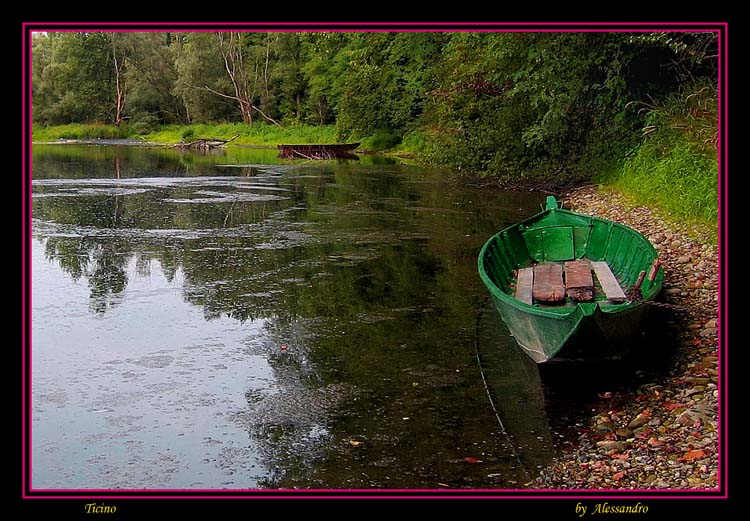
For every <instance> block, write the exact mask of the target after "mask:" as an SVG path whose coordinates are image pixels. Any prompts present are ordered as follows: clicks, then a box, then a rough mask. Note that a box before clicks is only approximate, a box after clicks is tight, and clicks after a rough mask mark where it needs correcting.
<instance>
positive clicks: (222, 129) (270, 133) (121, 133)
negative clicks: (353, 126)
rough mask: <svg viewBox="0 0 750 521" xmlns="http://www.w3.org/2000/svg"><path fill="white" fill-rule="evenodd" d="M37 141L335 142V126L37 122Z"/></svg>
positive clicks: (238, 143) (268, 143)
mask: <svg viewBox="0 0 750 521" xmlns="http://www.w3.org/2000/svg"><path fill="white" fill-rule="evenodd" d="M32 132H33V136H32V139H33V140H34V141H56V140H58V139H95V138H102V139H104V138H107V139H118V138H119V139H123V138H136V139H142V140H144V141H149V142H155V143H165V144H173V143H179V142H180V141H191V140H193V139H198V138H218V139H230V138H231V137H233V136H234V135H236V134H239V137H238V138H237V139H235V140H234V141H232V144H235V145H278V144H281V143H301V144H305V143H335V142H336V129H335V127H334V126H333V125H326V126H312V125H290V126H287V127H285V128H284V129H281V128H279V127H277V126H275V125H267V124H265V123H256V124H255V125H252V126H249V125H244V124H242V123H214V124H196V125H166V126H163V127H160V128H159V129H157V130H155V131H153V132H149V133H147V134H140V135H137V134H136V133H135V132H133V131H132V129H131V128H129V127H127V126H122V127H116V126H114V125H97V124H78V123H76V124H71V125H61V126H54V127H40V126H38V125H34V127H33V129H32Z"/></svg>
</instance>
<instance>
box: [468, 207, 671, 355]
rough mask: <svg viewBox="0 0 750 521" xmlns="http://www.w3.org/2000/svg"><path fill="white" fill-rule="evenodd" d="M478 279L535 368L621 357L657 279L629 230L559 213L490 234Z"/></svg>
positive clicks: (659, 273)
mask: <svg viewBox="0 0 750 521" xmlns="http://www.w3.org/2000/svg"><path fill="white" fill-rule="evenodd" d="M479 276H480V277H481V279H482V281H483V282H484V284H485V285H486V286H487V289H489V292H490V295H491V297H492V301H493V303H494V305H495V308H496V309H497V311H498V312H499V313H500V316H501V317H502V318H503V320H504V321H505V323H506V324H507V326H508V328H509V329H510V332H511V334H512V335H513V336H514V337H515V339H516V341H517V343H518V344H519V345H520V347H521V348H522V349H523V350H524V351H525V352H526V354H528V355H529V356H530V357H531V358H532V359H533V360H534V361H536V362H537V363H542V362H547V361H550V360H554V361H561V360H581V359H592V358H596V359H606V358H616V357H619V356H621V355H622V354H623V353H624V352H625V351H626V350H627V349H628V347H629V345H630V344H632V343H633V342H635V341H637V340H634V338H633V334H634V333H636V332H638V331H639V329H640V325H641V323H642V321H643V319H644V317H645V313H646V311H647V310H648V308H649V306H648V305H647V303H648V302H649V301H652V300H653V299H654V298H655V297H656V295H657V294H658V293H659V291H660V290H661V287H662V281H663V278H664V273H663V269H662V268H661V266H660V263H659V260H658V254H657V251H656V250H655V249H654V247H653V246H652V245H651V243H650V242H649V241H648V239H646V238H645V237H644V236H643V235H641V234H640V233H638V232H636V231H635V230H633V229H632V228H629V227H627V226H624V225H622V224H619V223H615V222H611V221H608V220H605V219H601V218H598V217H592V216H587V215H582V214H578V213H575V212H571V211H568V210H563V209H562V208H560V206H559V204H558V202H557V200H556V199H555V198H554V197H552V196H550V197H548V198H547V204H546V208H545V210H544V211H542V212H540V213H538V214H536V215H534V216H532V217H530V218H528V219H526V220H525V221H522V222H520V223H517V224H515V225H513V226H510V227H508V228H505V229H504V230H501V231H500V232H498V233H497V234H495V235H493V236H492V237H491V238H490V239H489V240H488V241H487V242H486V243H485V245H484V246H483V247H482V250H481V252H480V253H479Z"/></svg>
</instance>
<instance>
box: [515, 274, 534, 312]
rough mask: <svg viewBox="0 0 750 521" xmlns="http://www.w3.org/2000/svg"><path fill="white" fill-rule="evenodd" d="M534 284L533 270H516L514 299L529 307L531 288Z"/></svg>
mask: <svg viewBox="0 0 750 521" xmlns="http://www.w3.org/2000/svg"><path fill="white" fill-rule="evenodd" d="M533 284H534V268H523V269H520V270H518V281H517V282H516V294H515V297H516V298H517V299H518V300H520V301H521V302H524V303H526V304H529V305H531V303H532V302H533V300H532V287H533Z"/></svg>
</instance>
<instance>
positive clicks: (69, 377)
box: [31, 145, 561, 490]
mask: <svg viewBox="0 0 750 521" xmlns="http://www.w3.org/2000/svg"><path fill="white" fill-rule="evenodd" d="M32 186H33V188H32V191H33V206H32V211H33V220H32V241H31V246H32V248H31V254H32V273H31V275H32V279H31V280H32V343H31V346H32V372H31V375H32V381H31V383H32V410H31V420H32V423H31V426H32V427H31V439H32V444H31V446H32V466H31V472H32V487H33V489H66V490H69V489H159V490H167V489H170V490H173V489H192V490H201V489H212V490H213V489H268V488H273V489H326V490H330V489H447V488H473V489H477V488H493V489H509V488H521V487H522V486H523V484H524V483H527V482H529V481H530V480H531V479H533V477H534V476H535V475H536V473H537V472H538V470H539V468H541V467H542V466H543V465H545V464H546V463H547V462H549V461H550V459H551V458H552V456H553V454H554V450H555V449H554V446H555V442H554V438H555V437H556V436H561V435H560V434H555V432H556V429H555V423H554V421H553V422H552V426H551V425H550V419H548V411H549V410H550V408H549V407H550V406H549V404H548V403H545V396H544V392H543V387H542V385H541V382H540V379H539V374H538V372H537V369H536V366H535V365H534V364H533V363H529V361H528V360H527V359H526V358H525V357H524V355H522V354H521V353H520V352H519V350H518V349H517V347H516V346H515V344H514V341H513V339H512V338H511V337H510V336H509V334H508V331H507V329H506V328H505V326H504V324H502V322H501V321H499V319H498V317H497V316H496V315H495V313H494V312H492V309H491V306H490V305H489V303H488V300H487V295H486V290H485V289H484V287H483V286H482V284H481V282H480V280H479V278H478V275H477V270H476V256H477V252H478V250H479V248H480V247H481V245H482V244H483V242H484V241H485V240H486V239H487V238H488V237H489V236H490V235H491V234H493V233H494V232H496V231H497V230H499V229H501V228H503V227H505V226H507V225H509V224H511V223H514V222H517V221H519V220H521V219H522V218H525V217H527V216H529V215H531V214H533V213H535V212H537V211H538V210H539V207H540V204H541V203H542V201H543V198H544V197H543V194H541V193H533V192H510V191H499V190H492V189H487V188H483V189H480V188H478V187H473V186H470V185H468V184H467V183H466V182H464V181H461V180H457V179H455V178H453V177H452V176H451V175H449V174H447V173H446V172H441V171H438V170H434V169H425V168H420V167H416V166H408V165H403V164H398V163H396V162H395V161H392V160H387V159H383V158H378V157H372V156H364V157H362V158H361V159H360V160H359V161H326V162H310V161H307V162H304V161H303V162H300V161H297V162H295V161H282V160H279V159H278V158H276V153H275V151H274V150H254V149H244V148H234V149H229V150H227V151H220V152H218V153H215V154H208V155H205V154H196V153H192V152H178V151H175V150H173V149H167V148H143V147H135V146H93V145H34V147H33V185H32ZM478 360H479V361H480V362H481V364H480V363H479V362H478ZM480 366H481V372H480ZM482 373H484V376H485V379H486V380H487V382H488V387H489V390H490V392H489V395H490V396H491V397H492V401H493V402H494V404H495V408H496V410H495V409H493V407H492V405H491V403H490V400H489V398H488V393H487V391H486V390H485V385H484V383H483V379H482ZM498 420H500V421H498ZM553 420H554V418H553Z"/></svg>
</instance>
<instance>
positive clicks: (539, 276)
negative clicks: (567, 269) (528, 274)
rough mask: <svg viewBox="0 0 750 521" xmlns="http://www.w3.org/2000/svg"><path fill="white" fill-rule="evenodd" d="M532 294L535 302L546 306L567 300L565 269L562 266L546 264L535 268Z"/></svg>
mask: <svg viewBox="0 0 750 521" xmlns="http://www.w3.org/2000/svg"><path fill="white" fill-rule="evenodd" d="M532 294H533V296H534V299H535V300H538V301H539V302H544V303H545V304H554V303H557V302H562V301H564V300H565V284H564V282H563V268H562V266H561V265H560V264H555V263H544V264H537V265H536V266H534V287H533V290H532Z"/></svg>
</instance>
